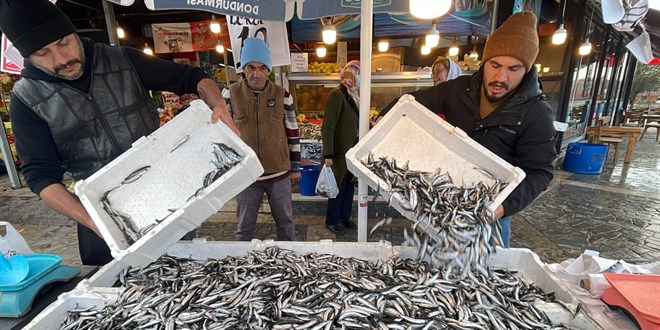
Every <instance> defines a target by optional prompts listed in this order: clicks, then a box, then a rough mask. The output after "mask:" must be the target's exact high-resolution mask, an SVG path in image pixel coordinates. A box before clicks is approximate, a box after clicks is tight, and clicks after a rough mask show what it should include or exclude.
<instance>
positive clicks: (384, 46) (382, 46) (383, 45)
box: [378, 40, 390, 53]
mask: <svg viewBox="0 0 660 330" xmlns="http://www.w3.org/2000/svg"><path fill="white" fill-rule="evenodd" d="M388 49H390V42H389V41H387V40H381V41H379V42H378V51H379V52H381V53H384V52H386V51H387V50H388Z"/></svg>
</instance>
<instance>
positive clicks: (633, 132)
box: [587, 126, 643, 163]
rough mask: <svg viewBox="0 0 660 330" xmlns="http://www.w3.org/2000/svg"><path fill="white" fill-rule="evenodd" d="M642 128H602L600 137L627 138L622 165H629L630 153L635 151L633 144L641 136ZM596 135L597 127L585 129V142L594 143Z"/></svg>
mask: <svg viewBox="0 0 660 330" xmlns="http://www.w3.org/2000/svg"><path fill="white" fill-rule="evenodd" d="M642 131H643V128H642V127H625V126H604V127H602V131H601V135H602V136H607V137H628V146H627V147H626V158H625V160H624V161H623V162H624V163H630V160H631V159H632V153H633V151H634V150H635V143H637V139H638V138H639V137H640V136H641V135H642ZM597 135H598V127H596V126H590V127H587V140H589V142H591V143H596V142H597V141H596V137H597Z"/></svg>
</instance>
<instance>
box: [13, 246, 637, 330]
mask: <svg viewBox="0 0 660 330" xmlns="http://www.w3.org/2000/svg"><path fill="white" fill-rule="evenodd" d="M274 245H276V246H279V247H280V248H283V249H288V250H292V251H294V252H296V253H310V252H315V253H332V254H336V255H338V256H343V257H355V258H360V259H365V260H371V261H376V260H386V259H387V258H389V257H391V256H395V255H398V256H401V257H404V258H408V257H414V256H416V254H417V251H416V250H415V249H414V248H411V247H400V246H392V245H391V244H390V243H389V242H387V241H380V242H370V243H354V242H340V243H335V242H332V241H330V240H322V241H320V242H278V241H273V240H266V241H259V240H253V241H252V242H220V241H206V240H204V239H195V240H193V241H192V242H184V241H181V242H178V243H177V244H175V245H174V246H172V247H171V248H170V249H169V250H167V253H168V254H169V255H172V256H177V257H182V258H192V259H196V260H205V259H209V258H213V259H221V258H224V257H227V256H242V255H245V254H247V253H248V252H249V251H252V250H264V249H266V248H268V247H270V246H274ZM489 264H490V265H491V266H492V267H497V268H505V269H508V270H511V271H517V272H518V274H519V275H520V276H521V277H522V278H524V279H525V280H527V281H531V282H533V283H535V284H536V285H538V286H539V287H541V288H542V289H543V290H545V291H546V292H555V293H556V296H557V298H558V299H560V300H562V301H565V302H567V303H569V304H573V306H572V308H573V309H575V308H576V305H575V303H576V299H575V298H574V297H573V296H572V294H571V293H570V292H569V291H568V290H566V289H565V288H564V287H563V286H562V285H561V284H560V283H558V282H557V279H556V278H555V277H554V276H553V275H552V274H551V273H550V272H549V271H548V270H547V269H546V268H545V266H544V265H543V263H542V262H541V261H540V259H539V257H538V255H536V254H535V253H534V252H532V251H530V250H528V249H498V251H497V253H496V254H495V255H493V257H492V258H491V259H490V260H489ZM126 267H127V265H126V264H125V263H124V262H123V260H121V259H119V260H114V261H112V262H110V263H109V264H107V265H106V266H104V267H103V268H101V269H100V270H99V271H98V272H97V273H96V274H94V276H92V277H91V278H90V279H88V280H83V281H82V282H81V283H80V284H79V285H78V286H77V287H76V289H75V290H73V291H72V292H69V293H65V294H63V295H61V296H60V297H59V298H58V300H57V301H56V302H54V303H53V304H51V305H50V306H49V307H47V308H46V309H45V310H44V311H42V312H41V313H40V314H39V315H37V316H36V317H35V318H34V319H33V320H32V322H30V324H28V325H27V326H26V327H25V329H39V330H49V329H59V326H60V324H61V322H62V321H63V320H65V319H66V316H67V311H68V310H70V309H73V308H88V307H95V308H101V307H103V306H105V305H106V304H108V303H113V302H115V301H116V299H117V297H118V294H119V290H121V289H119V288H111V287H109V286H112V285H114V283H115V282H116V281H117V279H118V277H119V273H120V272H121V271H122V270H123V269H125V268H126ZM540 308H541V309H542V310H543V311H545V312H546V313H547V314H548V317H550V319H551V320H553V322H555V323H564V324H566V325H571V326H573V327H574V328H576V329H584V330H591V329H603V328H604V329H635V326H634V325H633V324H632V323H630V322H629V321H628V322H626V321H625V320H620V321H619V322H618V323H614V322H612V318H611V317H610V316H608V315H606V314H605V311H603V310H602V309H589V311H590V312H589V313H590V316H591V317H592V318H593V319H595V320H597V321H598V322H599V325H596V324H594V323H593V322H592V321H590V320H589V319H588V318H586V317H585V316H584V315H583V314H582V315H581V314H578V316H577V317H575V318H572V316H571V315H570V314H569V313H568V312H567V311H566V310H565V309H563V308H562V307H561V306H559V305H557V304H542V305H541V307H540ZM595 310H597V311H595Z"/></svg>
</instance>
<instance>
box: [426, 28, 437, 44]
mask: <svg viewBox="0 0 660 330" xmlns="http://www.w3.org/2000/svg"><path fill="white" fill-rule="evenodd" d="M439 42H440V31H438V29H436V28H435V23H433V25H432V27H431V29H430V30H429V31H428V32H426V44H427V45H428V46H429V47H431V48H433V47H435V46H437V45H438V43H439Z"/></svg>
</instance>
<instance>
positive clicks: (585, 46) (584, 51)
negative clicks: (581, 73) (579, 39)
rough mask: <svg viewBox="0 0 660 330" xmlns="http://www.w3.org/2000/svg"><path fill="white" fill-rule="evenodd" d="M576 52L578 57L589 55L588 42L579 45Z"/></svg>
mask: <svg viewBox="0 0 660 330" xmlns="http://www.w3.org/2000/svg"><path fill="white" fill-rule="evenodd" d="M578 52H579V54H580V55H589V53H591V43H590V42H589V40H587V41H585V42H583V43H582V45H580V49H579V51H578Z"/></svg>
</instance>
